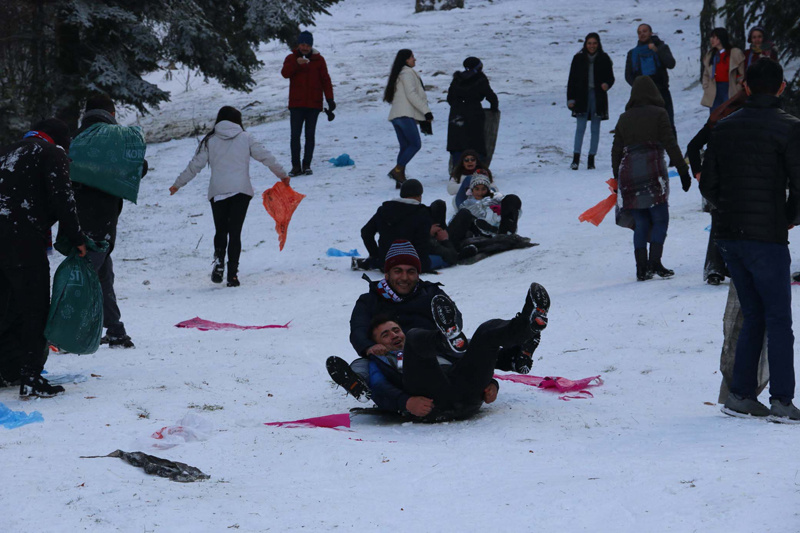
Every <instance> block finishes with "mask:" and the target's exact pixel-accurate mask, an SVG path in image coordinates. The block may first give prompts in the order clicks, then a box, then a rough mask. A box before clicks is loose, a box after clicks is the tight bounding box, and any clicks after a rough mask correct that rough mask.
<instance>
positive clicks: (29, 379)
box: [19, 368, 64, 398]
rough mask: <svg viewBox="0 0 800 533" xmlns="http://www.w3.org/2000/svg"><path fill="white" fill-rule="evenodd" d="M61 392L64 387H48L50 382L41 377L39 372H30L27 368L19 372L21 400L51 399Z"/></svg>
mask: <svg viewBox="0 0 800 533" xmlns="http://www.w3.org/2000/svg"><path fill="white" fill-rule="evenodd" d="M62 392H64V387H62V386H61V385H50V382H49V381H47V380H46V379H44V378H43V377H42V374H41V372H35V371H31V370H29V369H27V368H23V369H22V371H21V372H20V378H19V395H20V397H22V398H30V397H38V398H52V397H53V396H55V395H57V394H61V393H62Z"/></svg>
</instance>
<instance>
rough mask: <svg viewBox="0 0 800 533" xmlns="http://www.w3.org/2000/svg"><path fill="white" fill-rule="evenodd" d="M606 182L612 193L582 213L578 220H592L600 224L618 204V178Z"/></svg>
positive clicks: (593, 222) (595, 223) (596, 224)
mask: <svg viewBox="0 0 800 533" xmlns="http://www.w3.org/2000/svg"><path fill="white" fill-rule="evenodd" d="M606 183H607V184H608V188H609V189H610V190H611V192H612V194H610V195H609V196H608V198H606V199H605V200H602V201H601V202H600V203H598V204H597V205H595V206H594V207H590V208H589V209H587V210H586V211H584V212H583V213H581V214H580V216H579V217H578V220H580V221H581V222H591V223H592V224H594V225H595V226H599V225H600V223H601V222H602V221H603V219H604V218H606V215H607V214H608V213H609V211H611V210H612V209H613V208H614V206H615V205H616V204H617V193H616V192H615V191H616V189H617V180H615V179H614V178H611V179H610V180H608V181H607V182H606Z"/></svg>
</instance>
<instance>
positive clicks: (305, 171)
mask: <svg viewBox="0 0 800 533" xmlns="http://www.w3.org/2000/svg"><path fill="white" fill-rule="evenodd" d="M312 174H314V171H313V170H311V163H309V164H308V165H306V164H303V175H304V176H311V175H312Z"/></svg>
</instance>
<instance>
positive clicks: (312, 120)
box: [289, 107, 321, 168]
mask: <svg viewBox="0 0 800 533" xmlns="http://www.w3.org/2000/svg"><path fill="white" fill-rule="evenodd" d="M320 111H321V110H320V109H314V108H311V107H292V108H290V109H289V126H290V128H291V132H292V133H291V135H292V138H291V142H290V147H291V149H292V168H302V167H301V166H300V134H301V132H302V131H303V125H305V128H306V143H305V154H303V164H302V166H303V167H310V166H311V160H312V159H313V158H314V145H315V144H316V137H315V134H316V132H317V118H318V117H319V113H320Z"/></svg>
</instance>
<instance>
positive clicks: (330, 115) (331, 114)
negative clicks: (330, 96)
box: [323, 109, 336, 122]
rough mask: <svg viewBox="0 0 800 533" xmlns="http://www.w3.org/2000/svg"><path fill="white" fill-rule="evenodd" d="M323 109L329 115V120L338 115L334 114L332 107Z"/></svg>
mask: <svg viewBox="0 0 800 533" xmlns="http://www.w3.org/2000/svg"><path fill="white" fill-rule="evenodd" d="M323 111H325V114H326V115H328V122H330V121H331V120H333V119H335V118H336V115H334V114H333V111H331V110H330V109H323Z"/></svg>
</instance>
